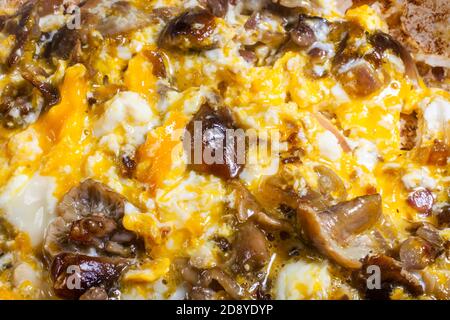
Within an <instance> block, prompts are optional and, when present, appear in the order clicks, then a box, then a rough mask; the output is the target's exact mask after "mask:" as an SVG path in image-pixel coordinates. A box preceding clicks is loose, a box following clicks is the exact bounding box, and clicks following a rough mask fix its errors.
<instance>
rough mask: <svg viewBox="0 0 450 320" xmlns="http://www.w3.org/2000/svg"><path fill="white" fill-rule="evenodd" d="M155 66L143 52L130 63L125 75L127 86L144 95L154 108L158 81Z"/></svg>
mask: <svg viewBox="0 0 450 320" xmlns="http://www.w3.org/2000/svg"><path fill="white" fill-rule="evenodd" d="M157 80H158V79H157V78H156V76H155V75H154V73H153V64H152V63H151V62H150V61H149V60H148V58H147V57H146V56H145V54H144V53H143V52H141V53H138V54H137V55H136V56H134V57H133V58H132V59H131V60H130V61H129V63H128V69H127V71H126V72H125V75H124V81H125V86H126V87H127V88H128V90H130V91H134V92H137V93H140V94H142V95H143V96H144V97H145V98H146V99H147V101H148V103H149V104H150V105H151V106H152V107H154V106H155V105H156V101H157V98H158V96H157V92H156V81H157Z"/></svg>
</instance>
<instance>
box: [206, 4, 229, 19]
mask: <svg viewBox="0 0 450 320" xmlns="http://www.w3.org/2000/svg"><path fill="white" fill-rule="evenodd" d="M206 3H207V5H208V8H209V10H211V13H212V14H213V15H215V16H216V17H220V18H223V17H224V16H225V15H226V14H227V12H228V0H206Z"/></svg>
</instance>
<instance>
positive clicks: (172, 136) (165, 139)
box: [136, 112, 187, 193]
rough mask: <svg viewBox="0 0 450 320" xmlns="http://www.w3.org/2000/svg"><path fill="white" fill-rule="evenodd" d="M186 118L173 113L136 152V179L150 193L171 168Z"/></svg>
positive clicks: (161, 182)
mask: <svg viewBox="0 0 450 320" xmlns="http://www.w3.org/2000/svg"><path fill="white" fill-rule="evenodd" d="M186 123H187V117H186V116H184V115H183V114H181V113H178V112H174V113H172V114H171V115H170V116H169V118H168V119H167V120H166V122H165V124H164V125H163V126H162V127H159V128H156V129H155V130H154V131H152V132H151V133H150V134H149V135H148V136H147V140H146V141H145V143H144V144H143V145H142V146H141V147H140V148H139V150H138V167H137V173H136V175H137V178H138V180H139V181H142V182H145V183H147V184H148V186H149V188H150V190H151V192H152V193H154V192H155V191H156V189H157V188H159V187H161V186H162V184H163V181H164V179H165V178H166V177H167V173H168V172H169V171H170V169H171V167H172V156H173V151H174V148H175V147H176V146H178V145H180V141H181V140H180V139H181V134H182V132H183V130H182V129H183V128H184V127H185V125H186Z"/></svg>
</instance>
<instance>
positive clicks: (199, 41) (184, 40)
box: [158, 8, 217, 51]
mask: <svg viewBox="0 0 450 320" xmlns="http://www.w3.org/2000/svg"><path fill="white" fill-rule="evenodd" d="M215 30H216V21H215V18H214V16H213V15H212V14H211V13H210V12H209V11H208V10H206V9H202V8H194V9H191V10H189V11H186V12H184V13H182V14H181V15H179V16H178V17H176V18H174V19H173V20H171V21H169V23H168V24H167V25H166V27H165V28H164V29H163V31H162V32H161V34H160V36H159V40H158V45H159V47H161V48H164V49H169V50H171V49H175V50H182V51H189V50H195V51H200V50H206V49H211V48H213V47H215V45H216V44H217V42H216V40H215V39H214V37H213V35H214V32H215Z"/></svg>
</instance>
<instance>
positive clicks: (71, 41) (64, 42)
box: [44, 26, 81, 60]
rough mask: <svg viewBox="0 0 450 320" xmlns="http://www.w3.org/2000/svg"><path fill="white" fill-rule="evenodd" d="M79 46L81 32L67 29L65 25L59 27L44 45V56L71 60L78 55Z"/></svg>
mask: <svg viewBox="0 0 450 320" xmlns="http://www.w3.org/2000/svg"><path fill="white" fill-rule="evenodd" d="M80 47H81V33H80V30H77V29H69V28H68V27H67V26H64V27H62V28H61V29H59V30H58V31H57V32H56V33H55V35H54V36H53V38H52V41H50V42H48V44H47V46H46V47H45V52H44V55H45V57H47V58H49V57H56V58H59V59H63V60H71V59H73V58H75V57H76V56H77V55H79V52H78V49H80Z"/></svg>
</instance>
